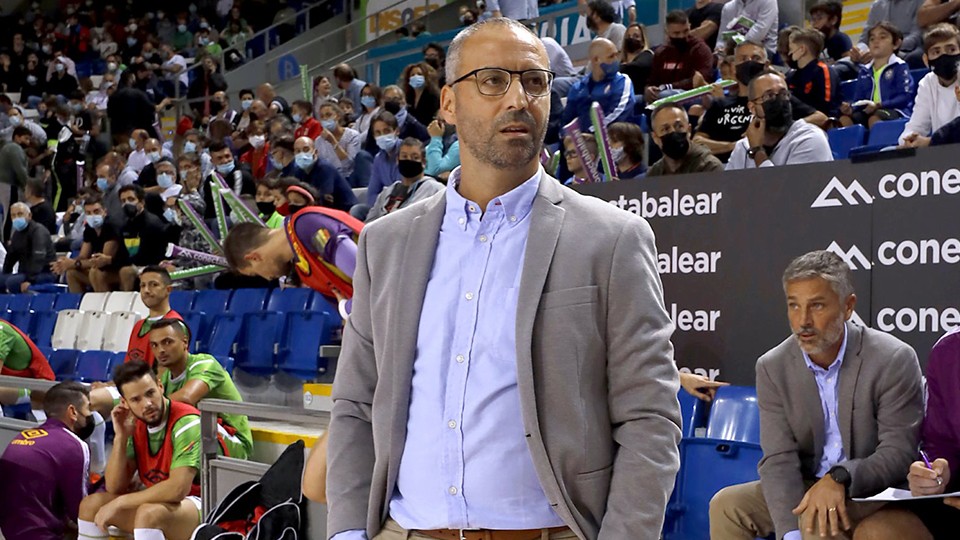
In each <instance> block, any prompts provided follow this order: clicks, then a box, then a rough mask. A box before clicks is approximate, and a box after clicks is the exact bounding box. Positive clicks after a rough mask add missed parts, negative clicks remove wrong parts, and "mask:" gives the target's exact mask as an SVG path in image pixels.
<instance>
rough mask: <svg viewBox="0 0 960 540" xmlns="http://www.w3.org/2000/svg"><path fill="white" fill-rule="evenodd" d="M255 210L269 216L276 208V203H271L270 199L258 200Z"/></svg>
mask: <svg viewBox="0 0 960 540" xmlns="http://www.w3.org/2000/svg"><path fill="white" fill-rule="evenodd" d="M257 210H259V211H260V215H263V216H267V217H269V216H272V215H273V213H274V212H275V211H276V210H277V205H275V204H273V203H272V202H270V201H263V202H258V203H257Z"/></svg>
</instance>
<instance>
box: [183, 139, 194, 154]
mask: <svg viewBox="0 0 960 540" xmlns="http://www.w3.org/2000/svg"><path fill="white" fill-rule="evenodd" d="M196 151H197V145H196V143H194V142H193V141H187V142H185V143H183V153H184V154H189V153H190V152H196Z"/></svg>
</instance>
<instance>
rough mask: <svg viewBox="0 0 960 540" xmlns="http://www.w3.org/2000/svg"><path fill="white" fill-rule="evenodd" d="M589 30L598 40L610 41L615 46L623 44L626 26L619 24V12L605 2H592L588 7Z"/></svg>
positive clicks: (591, 0)
mask: <svg viewBox="0 0 960 540" xmlns="http://www.w3.org/2000/svg"><path fill="white" fill-rule="evenodd" d="M585 16H586V19H587V29H589V30H590V31H591V32H593V33H594V34H596V37H598V38H604V39H608V40H610V41H611V42H613V43H614V44H619V43H623V35H624V34H625V33H626V32H627V29H626V27H625V26H623V25H622V24H620V23H619V22H617V20H618V17H617V10H616V8H614V7H613V4H612V3H610V2H607V1H605V0H590V2H588V3H587V6H586V15H585Z"/></svg>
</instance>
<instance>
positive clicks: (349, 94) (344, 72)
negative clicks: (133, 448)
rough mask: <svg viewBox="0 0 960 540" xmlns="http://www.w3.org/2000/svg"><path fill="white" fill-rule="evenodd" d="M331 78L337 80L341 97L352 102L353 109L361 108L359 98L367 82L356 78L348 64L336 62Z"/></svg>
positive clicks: (354, 72) (355, 72) (359, 109)
mask: <svg viewBox="0 0 960 540" xmlns="http://www.w3.org/2000/svg"><path fill="white" fill-rule="evenodd" d="M333 78H334V79H336V81H337V88H339V89H340V90H342V91H343V92H342V97H345V98H347V99H349V100H350V101H352V102H353V109H354V110H355V111H361V110H363V109H362V108H361V106H362V105H363V104H362V103H361V99H360V98H361V95H362V93H363V89H364V88H365V87H366V86H367V83H366V82H364V81H362V80H360V79H358V78H357V71H356V70H355V69H353V68H352V67H350V65H349V64H345V63H344V64H337V65H336V66H334V68H333ZM377 98H378V99H377V101H379V96H377ZM369 108H370V109H373V108H374V107H373V105H371V106H370V107H369ZM357 129H358V130H359V131H360V132H363V131H366V130H365V129H360V128H357Z"/></svg>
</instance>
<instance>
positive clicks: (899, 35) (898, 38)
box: [867, 21, 903, 51]
mask: <svg viewBox="0 0 960 540" xmlns="http://www.w3.org/2000/svg"><path fill="white" fill-rule="evenodd" d="M878 28H879V29H880V30H883V31H885V32H887V33H888V34H890V35H891V36H893V42H894V44H897V45H895V46H894V47H893V50H894V51H896V50H898V49H900V45H899V44H903V32H901V31H900V29H899V28H897V27H896V26H894V25H893V23H891V22H890V21H880V22H878V23H877V24H875V25H873V26H871V27H870V30H869V31H868V32H867V39H868V40H869V39H870V34H872V33H873V31H874V30H876V29H878Z"/></svg>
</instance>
